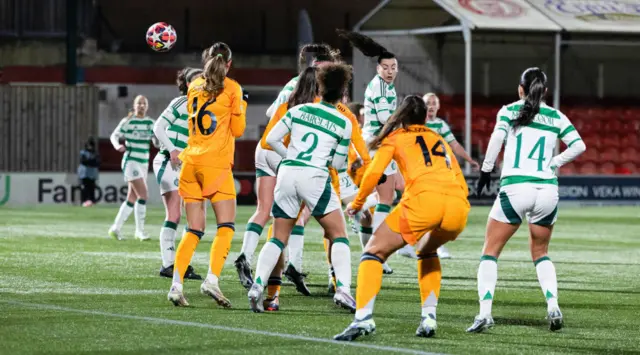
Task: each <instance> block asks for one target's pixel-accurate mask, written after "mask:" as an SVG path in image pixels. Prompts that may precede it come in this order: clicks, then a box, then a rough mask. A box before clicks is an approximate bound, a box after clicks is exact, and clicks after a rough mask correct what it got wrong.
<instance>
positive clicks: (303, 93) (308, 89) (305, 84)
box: [287, 67, 318, 108]
mask: <svg viewBox="0 0 640 355" xmlns="http://www.w3.org/2000/svg"><path fill="white" fill-rule="evenodd" d="M316 96H318V82H317V81H316V68H314V67H309V68H306V69H305V70H303V71H302V73H301V74H300V76H299V79H298V83H297V84H296V87H295V88H294V89H293V92H292V93H291V96H289V101H287V107H288V108H292V107H294V106H298V105H301V104H306V103H309V102H313V100H315V98H316Z"/></svg>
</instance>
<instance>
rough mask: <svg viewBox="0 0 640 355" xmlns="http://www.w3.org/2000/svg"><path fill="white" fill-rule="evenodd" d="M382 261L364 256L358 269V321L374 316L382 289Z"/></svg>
mask: <svg viewBox="0 0 640 355" xmlns="http://www.w3.org/2000/svg"><path fill="white" fill-rule="evenodd" d="M382 263H383V261H382V259H380V258H378V257H377V256H375V255H373V254H369V253H364V254H362V257H361V258H360V266H359V267H358V286H357V288H356V319H360V320H362V319H365V318H367V317H370V316H371V315H372V314H373V304H374V302H375V300H376V296H377V295H378V292H380V287H382Z"/></svg>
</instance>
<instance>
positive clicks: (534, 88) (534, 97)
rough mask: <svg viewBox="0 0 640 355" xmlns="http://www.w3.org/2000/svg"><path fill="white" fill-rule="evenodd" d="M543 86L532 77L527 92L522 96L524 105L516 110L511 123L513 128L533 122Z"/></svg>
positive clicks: (538, 109) (538, 107) (542, 95)
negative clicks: (513, 121) (516, 116)
mask: <svg viewBox="0 0 640 355" xmlns="http://www.w3.org/2000/svg"><path fill="white" fill-rule="evenodd" d="M544 90H545V86H544V84H543V83H542V81H541V80H539V79H537V78H536V79H533V82H531V86H529V90H528V91H529V93H528V94H527V96H525V98H524V105H522V108H520V112H518V118H516V121H515V123H514V124H513V129H517V128H518V127H524V126H528V125H529V124H531V122H533V119H534V118H535V117H536V115H537V114H538V113H539V112H540V103H541V102H542V98H543V97H544Z"/></svg>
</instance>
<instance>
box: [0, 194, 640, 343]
mask: <svg viewBox="0 0 640 355" xmlns="http://www.w3.org/2000/svg"><path fill="white" fill-rule="evenodd" d="M116 212H117V209H116V208H114V207H110V208H107V207H94V208H89V209H85V208H80V207H69V206H56V207H30V208H7V207H4V208H0V260H1V261H0V265H2V273H0V343H1V344H2V345H1V350H0V353H7V354H18V353H73V354H77V353H83V352H85V353H88V352H92V353H94V352H101V353H154V354H162V353H171V354H175V353H177V352H184V353H191V354H194V353H215V354H242V353H247V354H255V353H261V352H265V351H270V352H271V351H273V352H274V353H278V354H299V353H300V352H303V351H304V352H306V353H307V354H321V353H325V354H336V353H340V354H356V353H358V354H359V353H362V352H365V351H366V352H367V353H371V354H375V353H387V354H388V353H402V352H405V353H408V352H411V351H413V352H414V353H416V352H438V353H451V354H469V353H473V354H492V355H493V354H496V353H498V354H500V353H522V354H529V353H530V354H541V353H558V354H560V353H562V354H566V353H605V352H606V353H631V352H636V353H637V352H640V342H638V339H640V317H639V315H640V281H638V275H639V274H640V232H639V231H640V218H639V217H640V212H639V210H638V208H637V207H602V208H582V209H580V208H561V209H560V218H559V222H558V224H557V225H556V230H555V233H554V236H553V239H552V243H551V248H550V254H549V255H550V257H551V259H552V260H553V261H554V263H555V265H556V269H557V273H558V279H559V293H560V295H559V296H560V298H559V301H560V306H561V308H562V311H563V313H564V316H565V326H566V328H565V329H563V330H562V331H561V332H559V333H551V332H549V331H548V330H547V323H546V321H545V320H544V317H545V315H546V305H545V303H544V297H543V296H542V292H541V290H540V287H539V285H538V281H537V278H536V273H535V268H534V266H533V263H532V261H531V259H530V255H529V252H528V241H527V232H526V228H522V229H521V230H520V231H519V232H518V233H517V234H516V236H515V237H514V238H513V239H512V240H511V241H510V243H509V244H508V245H507V247H506V248H505V250H504V252H503V255H502V256H501V258H500V259H499V261H498V268H499V269H498V275H499V278H498V285H497V288H496V296H495V298H496V300H495V302H494V308H493V316H494V319H495V321H496V326H495V327H494V328H493V329H492V330H490V331H489V333H487V334H479V335H469V334H466V333H465V332H464V330H465V328H466V327H468V326H469V325H471V323H472V321H473V317H474V316H475V315H476V313H477V311H478V301H477V298H478V296H477V291H476V271H477V266H478V262H479V257H480V253H481V249H482V244H483V232H484V229H485V221H486V218H487V214H488V209H487V208H473V209H472V211H471V216H470V218H469V224H468V226H467V229H466V230H465V231H464V233H463V234H462V235H461V236H460V238H459V239H458V240H457V241H455V242H453V243H450V244H449V245H448V246H449V249H450V250H451V252H452V254H453V256H454V259H451V260H443V262H442V264H443V287H442V293H441V296H440V302H439V306H438V331H437V334H436V337H435V338H433V339H423V338H417V337H415V336H414V332H415V329H416V327H417V326H418V322H419V320H420V297H419V292H418V286H417V282H416V267H415V263H414V262H413V261H411V260H409V259H405V258H401V257H397V256H393V257H391V258H390V259H389V264H390V265H391V266H392V267H393V268H394V274H393V275H390V276H386V277H385V278H384V281H383V286H382V292H381V293H380V295H379V296H378V298H377V300H376V301H377V302H376V308H375V312H374V318H375V320H376V323H377V328H378V329H377V333H376V334H375V335H373V336H372V337H369V338H366V339H365V340H364V341H358V342H357V343H358V344H362V346H364V347H353V346H349V345H341V344H337V343H331V342H328V341H327V342H319V341H317V340H313V339H306V338H282V337H279V336H274V334H271V335H267V334H263V333H247V332H242V331H241V330H243V329H244V330H258V331H269V332H275V333H278V334H285V336H286V334H289V335H295V336H302V337H310V338H314V339H327V340H328V339H330V338H331V337H332V336H333V335H334V334H337V333H339V332H341V331H342V330H343V329H344V328H345V327H346V326H347V325H348V324H349V322H350V321H351V320H352V315H351V314H349V313H347V312H346V311H343V310H340V309H338V308H336V307H335V306H334V305H333V304H332V302H331V298H329V296H327V295H326V281H327V277H326V264H325V261H324V260H325V259H324V253H323V248H322V240H321V233H320V229H319V227H318V225H317V224H316V223H315V222H313V223H311V224H310V225H309V226H308V227H307V228H306V231H305V234H306V239H305V255H304V263H305V264H304V267H305V271H308V272H310V277H309V279H308V281H309V283H310V286H311V291H312V292H313V293H314V296H313V297H303V296H301V295H299V294H297V293H296V292H295V289H294V288H293V287H292V286H290V285H284V286H283V291H282V295H281V311H280V312H278V313H274V314H253V313H251V312H250V311H249V307H248V302H247V298H246V291H245V290H244V288H242V286H241V285H240V283H239V282H238V281H237V276H236V273H235V269H234V267H233V260H235V258H236V257H237V255H238V253H239V250H240V247H241V245H242V235H243V233H244V227H245V224H246V221H247V220H248V218H249V216H250V215H251V213H252V212H253V208H252V207H240V208H239V211H238V218H237V229H236V235H235V238H234V241H233V245H232V248H231V253H230V254H229V257H228V258H227V262H226V266H225V269H224V271H223V275H222V280H221V288H222V290H223V292H224V293H225V295H226V296H227V297H228V298H229V299H230V300H231V302H232V303H233V308H232V309H231V310H225V309H222V308H220V307H217V306H216V305H215V304H214V303H213V302H212V300H211V299H209V298H206V297H205V296H202V295H200V293H199V286H200V285H199V283H198V282H197V281H186V283H185V295H186V297H187V299H188V300H189V302H190V303H191V305H192V307H191V308H175V307H174V306H172V305H171V304H170V303H169V302H168V301H167V300H166V293H167V291H168V290H169V286H170V280H169V279H166V278H161V277H159V276H157V274H158V270H159V268H160V255H159V246H158V240H157V234H158V233H159V230H160V226H161V224H162V221H163V217H164V213H163V211H162V209H161V207H159V206H149V209H148V215H147V231H148V232H149V234H150V235H152V236H154V237H155V239H153V240H151V241H148V242H139V241H136V240H134V239H133V232H134V230H133V228H134V227H133V216H131V218H130V220H129V221H128V223H127V225H126V226H125V228H124V230H123V232H124V235H125V237H126V238H127V240H125V241H121V242H118V241H114V240H112V239H110V238H108V237H107V229H108V228H109V225H110V223H111V222H112V219H113V217H114V216H115V214H116ZM208 215H209V225H210V226H212V225H214V220H213V219H212V218H213V213H208ZM183 226H184V225H183V224H182V225H180V227H179V231H182V228H183ZM265 235H266V228H265V232H264V233H263V236H262V242H263V241H264V237H265ZM211 236H212V232H208V233H206V234H205V237H204V238H203V240H202V242H201V243H200V245H199V246H198V249H197V251H196V255H195V257H194V260H193V265H194V266H195V268H196V271H198V272H200V273H202V274H203V275H204V274H206V269H207V264H208V260H209V248H210V245H211ZM350 239H351V245H352V250H353V255H352V256H353V267H354V274H353V275H354V283H355V280H356V268H357V265H358V259H359V254H360V247H359V242H358V239H357V236H355V235H351V236H350ZM262 242H261V244H260V246H259V247H258V249H257V251H256V256H255V258H254V266H255V260H257V254H258V252H259V251H260V248H261V245H262ZM354 286H355V285H354ZM354 291H355V290H354ZM57 307H60V308H57ZM136 317H139V318H136ZM142 317H148V318H142ZM181 322H184V323H181ZM187 322H188V323H187ZM218 326H221V327H223V328H218ZM224 327H227V328H224ZM228 328H234V329H233V330H230V329H228ZM381 347H391V348H392V349H388V348H387V349H385V348H381Z"/></svg>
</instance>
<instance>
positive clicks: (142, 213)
mask: <svg viewBox="0 0 640 355" xmlns="http://www.w3.org/2000/svg"><path fill="white" fill-rule="evenodd" d="M134 216H135V217H136V233H142V234H144V220H145V218H146V216H147V201H145V200H141V199H139V200H138V201H136V207H135V215H134Z"/></svg>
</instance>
